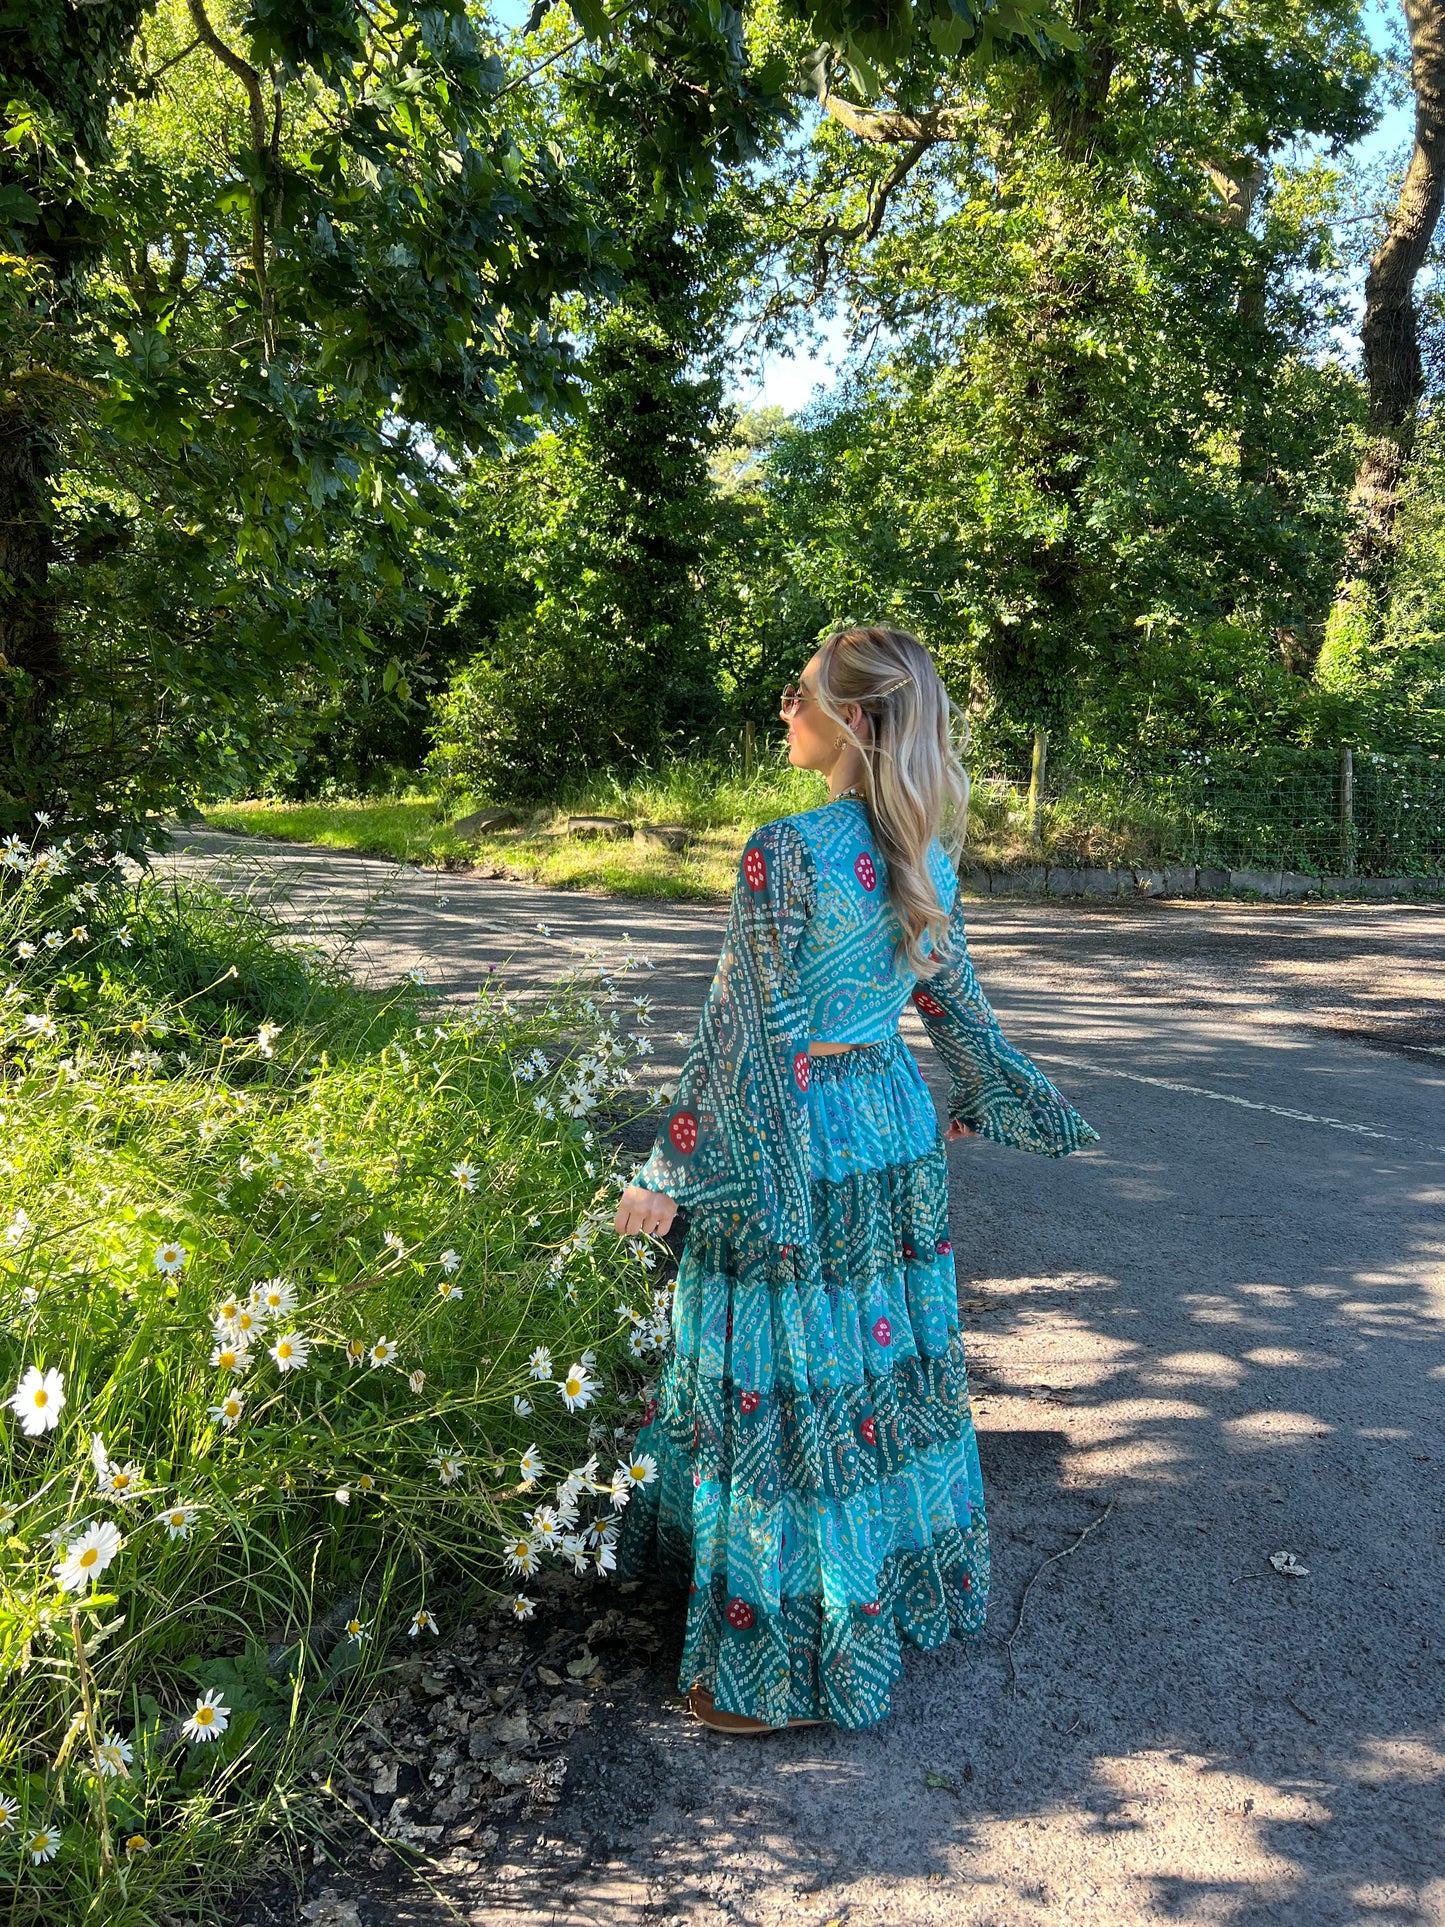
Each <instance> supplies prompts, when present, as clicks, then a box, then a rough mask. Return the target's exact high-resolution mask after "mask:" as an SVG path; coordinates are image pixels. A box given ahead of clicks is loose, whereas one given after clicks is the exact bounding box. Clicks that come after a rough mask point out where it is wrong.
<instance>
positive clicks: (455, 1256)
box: [437, 1251, 462, 1278]
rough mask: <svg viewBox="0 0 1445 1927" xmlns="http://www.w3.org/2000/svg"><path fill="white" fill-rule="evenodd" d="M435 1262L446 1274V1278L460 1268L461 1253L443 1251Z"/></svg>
mask: <svg viewBox="0 0 1445 1927" xmlns="http://www.w3.org/2000/svg"><path fill="white" fill-rule="evenodd" d="M437 1263H438V1264H439V1265H440V1266H441V1268H442V1270H443V1271H444V1272H445V1273H446V1274H447V1276H448V1278H450V1277H451V1276H452V1274H453V1272H457V1271H460V1270H461V1268H462V1254H461V1253H460V1252H459V1251H444V1252H443V1253H442V1255H441V1257H440V1258H438V1259H437Z"/></svg>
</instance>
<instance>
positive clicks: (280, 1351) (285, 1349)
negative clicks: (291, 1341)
mask: <svg viewBox="0 0 1445 1927" xmlns="http://www.w3.org/2000/svg"><path fill="white" fill-rule="evenodd" d="M276 1356H277V1357H278V1358H289V1357H290V1356H291V1347H290V1346H289V1345H278V1346H277V1347H276Z"/></svg>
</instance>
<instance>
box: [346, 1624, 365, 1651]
mask: <svg viewBox="0 0 1445 1927" xmlns="http://www.w3.org/2000/svg"><path fill="white" fill-rule="evenodd" d="M344 1631H345V1633H346V1637H347V1638H348V1639H349V1640H350V1641H351V1643H352V1645H353V1646H359V1645H360V1644H361V1642H362V1640H364V1639H368V1638H370V1636H371V1621H370V1620H369V1619H348V1620H347V1622H346V1625H345V1628H344Z"/></svg>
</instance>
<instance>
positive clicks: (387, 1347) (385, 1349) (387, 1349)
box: [366, 1333, 397, 1371]
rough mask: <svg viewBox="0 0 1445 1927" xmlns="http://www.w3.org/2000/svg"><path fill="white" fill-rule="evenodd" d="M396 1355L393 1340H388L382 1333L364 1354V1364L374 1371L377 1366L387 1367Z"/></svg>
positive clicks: (395, 1346)
mask: <svg viewBox="0 0 1445 1927" xmlns="http://www.w3.org/2000/svg"><path fill="white" fill-rule="evenodd" d="M396 1353H397V1345H396V1341H395V1339H392V1338H388V1337H386V1335H385V1334H384V1333H383V1335H382V1336H381V1337H380V1338H378V1339H375V1340H374V1341H373V1342H372V1345H371V1348H370V1350H369V1351H368V1352H367V1354H366V1362H367V1364H368V1365H370V1366H371V1368H372V1369H373V1371H374V1370H375V1369H376V1367H377V1366H378V1365H389V1364H390V1363H391V1361H392V1360H393V1359H394V1358H395V1357H396Z"/></svg>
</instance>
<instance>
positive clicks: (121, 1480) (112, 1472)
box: [98, 1465, 145, 1503]
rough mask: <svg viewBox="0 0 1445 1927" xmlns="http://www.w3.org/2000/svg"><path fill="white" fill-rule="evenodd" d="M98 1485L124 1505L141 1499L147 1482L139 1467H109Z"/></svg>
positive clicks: (110, 1496)
mask: <svg viewBox="0 0 1445 1927" xmlns="http://www.w3.org/2000/svg"><path fill="white" fill-rule="evenodd" d="M98 1484H99V1486H100V1489H101V1491H102V1492H104V1493H105V1494H106V1495H107V1496H108V1497H109V1498H112V1499H116V1500H118V1501H120V1502H122V1503H124V1502H125V1501H126V1500H128V1499H136V1498H139V1497H140V1494H141V1490H142V1488H143V1487H144V1485H145V1480H144V1478H143V1477H142V1476H141V1469H140V1467H139V1466H138V1465H107V1467H106V1469H105V1473H104V1476H103V1477H101V1478H100V1479H99V1480H98Z"/></svg>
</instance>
